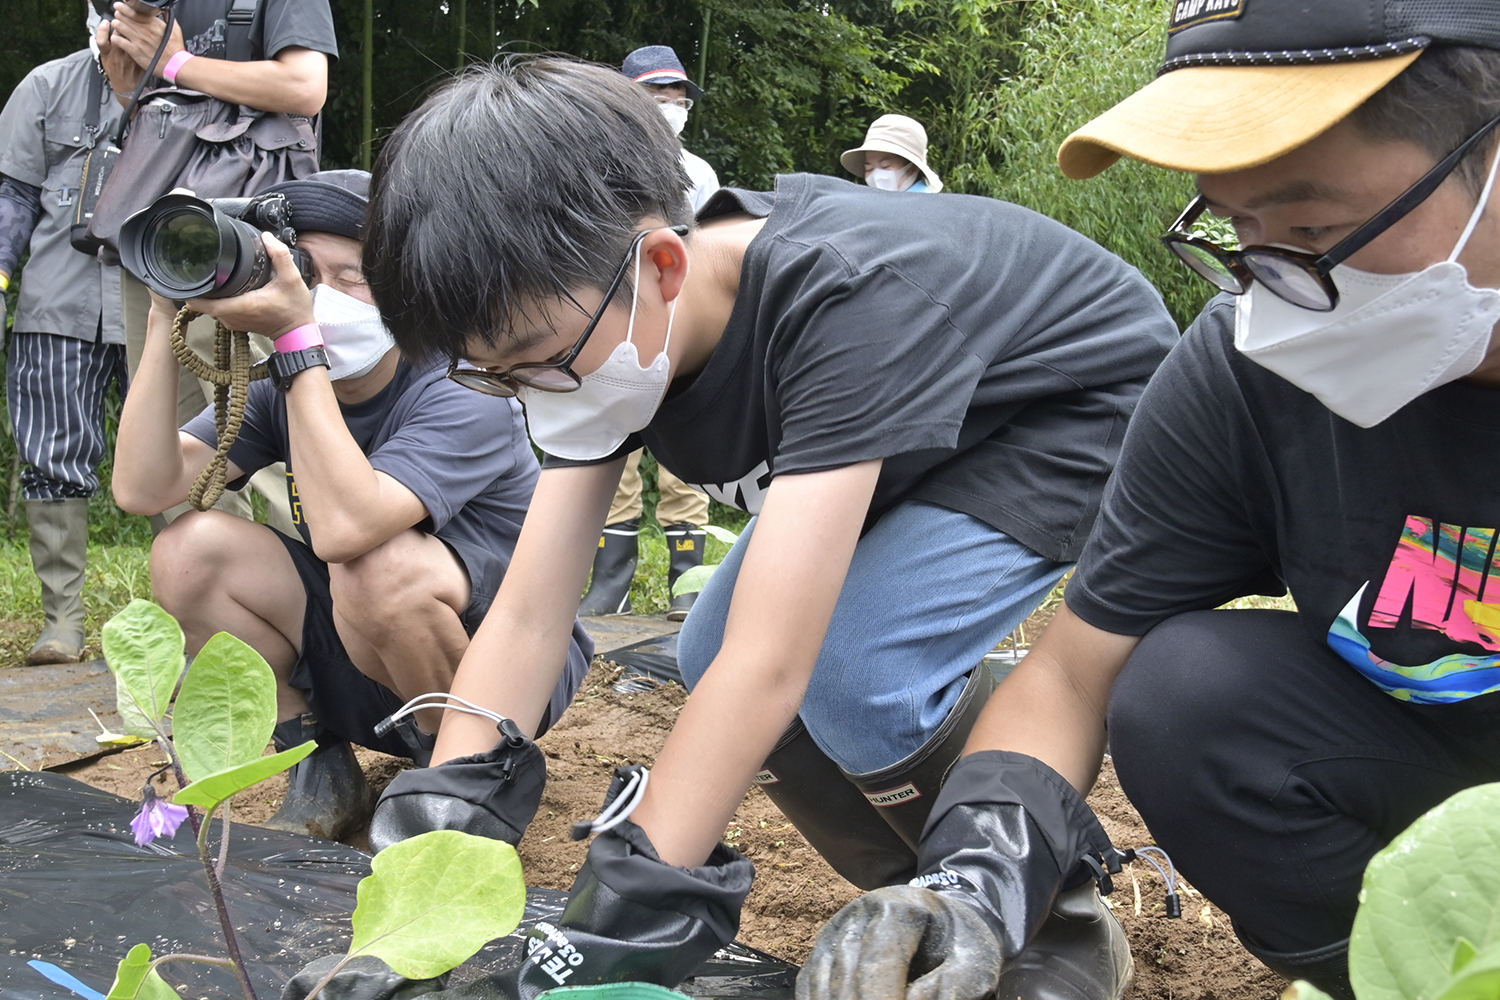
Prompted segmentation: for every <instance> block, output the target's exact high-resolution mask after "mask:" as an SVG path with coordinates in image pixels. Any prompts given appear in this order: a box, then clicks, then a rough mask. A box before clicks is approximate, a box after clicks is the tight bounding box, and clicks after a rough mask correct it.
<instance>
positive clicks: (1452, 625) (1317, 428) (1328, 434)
mask: <svg viewBox="0 0 1500 1000" xmlns="http://www.w3.org/2000/svg"><path fill="white" fill-rule="evenodd" d="M1234 312H1235V307H1234V300H1233V299H1232V298H1230V297H1229V296H1227V295H1226V296H1221V297H1219V298H1217V299H1215V300H1214V301H1213V302H1211V303H1209V305H1208V307H1207V308H1206V309H1204V311H1203V313H1202V315H1200V316H1199V317H1198V320H1197V322H1196V323H1194V324H1193V326H1192V327H1191V328H1190V329H1189V330H1188V332H1187V334H1186V335H1185V336H1184V337H1183V338H1182V342H1181V343H1180V344H1179V345H1178V347H1177V348H1176V349H1175V350H1174V351H1173V352H1172V355H1171V356H1170V357H1169V358H1168V359H1167V360H1166V362H1165V363H1164V364H1163V365H1162V366H1161V371H1159V372H1158V373H1157V375H1156V378H1155V379H1153V380H1152V382H1151V387H1150V388H1149V389H1147V390H1146V394H1145V396H1144V397H1143V398H1142V399H1141V405H1140V407H1139V408H1138V409H1137V410H1136V414H1135V418H1134V419H1133V420H1132V421H1131V425H1130V432H1129V434H1127V435H1126V438H1125V448H1124V451H1123V453H1122V454H1121V456H1120V464H1119V468H1118V469H1117V470H1116V471H1115V475H1114V478H1113V479H1112V480H1111V481H1110V485H1109V489H1108V491H1107V493H1106V496H1105V498H1104V509H1103V511H1102V513H1101V514H1100V515H1099V524H1098V527H1097V528H1096V530H1095V532H1094V536H1093V537H1092V538H1091V539H1089V543H1088V546H1087V547H1086V548H1085V549H1084V553H1083V557H1082V559H1080V560H1079V563H1078V569H1077V571H1076V572H1075V573H1074V574H1073V579H1072V581H1071V582H1070V583H1069V584H1068V594H1067V600H1068V607H1070V608H1071V609H1072V610H1073V611H1074V612H1075V613H1076V614H1077V615H1078V616H1079V617H1080V618H1082V619H1083V620H1084V621H1086V622H1088V623H1089V624H1091V625H1094V626H1095V627H1097V628H1101V629H1104V630H1105V631H1108V632H1114V633H1117V634H1120V635H1145V634H1146V633H1147V632H1149V631H1150V630H1151V629H1152V628H1154V627H1155V626H1156V625H1157V624H1158V623H1160V622H1162V621H1164V620H1166V619H1167V618H1170V617H1172V616H1174V615H1179V614H1182V613H1184V612H1188V611H1197V610H1202V609H1207V608H1213V607H1217V606H1218V605H1220V604H1222V603H1224V602H1225V601H1228V600H1231V599H1232V598H1236V597H1241V596H1244V595H1247V594H1273V595H1279V594H1283V593H1285V592H1286V591H1287V589H1288V588H1290V590H1291V593H1292V596H1293V597H1294V598H1295V599H1296V602H1297V610H1298V614H1299V617H1300V618H1301V621H1302V623H1303V625H1304V626H1305V627H1306V629H1307V633H1308V636H1309V637H1310V638H1311V639H1312V640H1313V641H1315V642H1319V643H1323V642H1326V643H1327V644H1328V646H1329V648H1330V649H1332V650H1333V651H1334V652H1335V653H1337V654H1338V655H1339V656H1341V657H1342V658H1343V659H1344V660H1345V662H1347V663H1348V664H1349V665H1350V666H1351V667H1353V668H1354V669H1355V670H1358V671H1359V672H1360V673H1361V674H1362V675H1363V676H1365V677H1366V678H1367V679H1368V680H1370V681H1371V682H1372V683H1374V684H1376V685H1377V686H1379V687H1381V688H1382V689H1384V690H1386V691H1387V692H1388V693H1390V694H1392V695H1393V696H1394V697H1397V698H1401V699H1402V700H1412V701H1417V702H1427V703H1444V702H1449V701H1458V700H1462V699H1464V698H1468V697H1472V696H1474V695H1476V694H1482V693H1486V692H1490V691H1497V690H1500V548H1497V546H1496V544H1495V543H1496V538H1497V537H1500V490H1497V489H1496V482H1497V476H1496V472H1495V461H1494V456H1495V455H1497V454H1500V389H1496V388H1493V387H1487V386H1483V385H1477V384H1471V383H1467V382H1452V383H1449V384H1448V385H1444V386H1440V387H1439V388H1436V389H1433V390H1431V391H1429V392H1426V393H1424V394H1423V395H1421V396H1419V397H1417V398H1416V399H1415V400H1413V401H1412V402H1410V403H1408V404H1407V405H1406V406H1404V407H1402V408H1401V409H1400V410H1398V411H1397V412H1396V413H1395V414H1394V415H1393V416H1391V417H1390V418H1388V419H1387V420H1384V421H1382V422H1381V423H1379V424H1377V425H1375V426H1374V427H1369V428H1363V427H1357V426H1355V425H1354V424H1351V423H1350V422H1349V421H1347V420H1344V419H1342V418H1341V417H1338V416H1336V415H1334V414H1333V413H1332V412H1330V411H1329V410H1328V409H1327V408H1326V407H1325V406H1323V405H1322V404H1321V403H1319V402H1318V400H1317V399H1316V398H1315V397H1314V396H1312V395H1311V394H1309V393H1307V392H1304V391H1302V390H1301V389H1299V388H1297V387H1296V386H1294V385H1292V384H1291V383H1290V382H1287V381H1286V380H1285V379H1283V378H1281V377H1280V376H1278V375H1276V374H1274V373H1272V372H1270V371H1268V370H1267V369H1265V368H1262V367H1261V366H1260V365H1257V364H1256V363H1255V362H1253V361H1251V360H1249V359H1248V358H1246V357H1245V356H1244V355H1242V354H1240V353H1239V352H1238V351H1237V350H1235V348H1234ZM1203 668H1204V669H1205V670H1212V669H1213V664H1212V663H1205V664H1204V665H1203Z"/></svg>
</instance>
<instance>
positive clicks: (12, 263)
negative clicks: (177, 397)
mask: <svg viewBox="0 0 1500 1000" xmlns="http://www.w3.org/2000/svg"><path fill="white" fill-rule="evenodd" d="M120 113H121V109H120V106H119V105H118V104H117V103H116V102H115V101H114V100H113V98H112V95H111V94H110V90H109V85H108V82H107V81H106V80H105V77H104V73H103V71H102V69H101V68H100V65H99V60H98V59H97V58H96V57H95V56H94V54H93V53H92V52H90V51H89V49H87V48H84V49H80V50H79V51H77V52H74V53H72V54H71V55H66V56H63V57H62V58H61V59H54V60H52V61H51V62H47V63H43V64H42V65H40V66H38V67H37V68H36V69H34V70H32V71H31V72H30V73H28V74H27V75H26V78H25V79H23V80H22V81H21V83H20V85H19V86H17V87H16V89H15V91H14V92H12V94H11V96H10V100H9V101H7V102H6V105H5V109H4V111H0V288H5V287H8V286H9V285H10V283H11V282H12V281H17V280H20V278H21V276H20V275H19V274H18V273H17V270H18V267H19V265H20V263H21V258H22V257H23V256H24V255H25V254H26V253H27V251H29V252H30V254H31V256H30V259H29V261H28V263H27V265H26V271H25V279H24V280H22V281H21V287H20V297H19V300H18V302H17V308H16V315H15V322H14V324H13V330H12V336H11V339H10V356H9V366H8V373H7V379H6V401H7V403H8V405H9V407H10V419H11V426H12V428H13V430H14V433H15V438H16V447H17V448H18V449H19V450H20V454H21V459H22V461H23V462H24V463H25V468H24V470H23V472H22V474H21V489H22V495H23V496H24V497H25V499H26V516H27V520H28V521H30V523H31V561H32V566H33V567H34V568H35V569H36V575H37V578H38V580H40V581H41V585H42V608H43V610H44V612H45V614H46V625H45V627H44V628H43V630H42V634H41V637H40V638H39V639H37V641H36V643H35V645H33V646H32V647H31V650H30V651H29V652H28V653H27V654H26V662H27V664H30V665H36V664H44V663H71V662H74V661H76V660H78V659H79V658H80V656H82V654H83V646H84V630H83V623H84V606H83V582H84V569H85V561H86V548H87V545H88V504H89V497H91V496H93V495H94V493H95V492H96V491H97V490H98V489H99V476H98V474H97V472H96V467H97V466H98V464H99V462H100V460H101V459H102V458H103V457H104V444H105V441H104V397H105V394H106V393H107V392H108V391H109V387H110V385H111V383H114V382H116V381H118V383H119V384H120V386H121V388H122V390H123V388H124V385H125V382H126V374H125V330H124V325H123V322H122V320H121V316H120V271H119V268H117V267H106V266H105V265H103V264H101V263H99V261H98V260H96V259H94V258H91V257H88V256H86V255H84V254H81V253H79V252H78V251H76V250H74V249H73V247H72V245H71V244H70V243H69V242H68V228H69V226H70V225H71V223H72V221H73V213H74V201H75V199H77V198H78V196H79V184H80V181H81V178H82V174H83V161H84V159H85V157H86V156H87V155H88V152H89V150H90V149H91V148H93V146H94V144H95V142H96V141H97V140H98V139H100V138H101V137H103V136H105V134H106V133H108V132H109V131H110V130H112V129H114V128H115V127H116V126H117V125H118V122H119V116H120ZM3 329H4V305H3V303H0V331H3Z"/></svg>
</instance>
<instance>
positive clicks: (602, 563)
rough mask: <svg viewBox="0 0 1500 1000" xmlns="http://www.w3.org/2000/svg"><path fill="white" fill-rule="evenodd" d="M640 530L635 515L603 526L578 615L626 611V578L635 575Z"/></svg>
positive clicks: (628, 588)
mask: <svg viewBox="0 0 1500 1000" xmlns="http://www.w3.org/2000/svg"><path fill="white" fill-rule="evenodd" d="M640 534H641V519H640V518H638V517H633V518H631V519H630V520H628V521H621V522H619V523H618V524H606V525H605V526H604V534H602V535H600V536H599V551H598V552H596V553H594V578H593V580H591V581H590V582H589V589H588V590H586V591H584V594H583V600H581V601H579V602H578V613H579V614H580V615H583V616H589V615H628V614H630V581H632V580H634V579H635V563H636V559H637V557H638V556H639V555H640Z"/></svg>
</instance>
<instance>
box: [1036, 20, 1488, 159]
mask: <svg viewBox="0 0 1500 1000" xmlns="http://www.w3.org/2000/svg"><path fill="white" fill-rule="evenodd" d="M1169 10H1170V14H1169V17H1170V21H1169V24H1168V38H1167V51H1166V55H1165V58H1164V59H1163V62H1162V65H1161V69H1160V72H1159V74H1158V76H1157V78H1156V80H1154V81H1153V82H1151V83H1150V84H1148V85H1147V86H1146V87H1144V88H1142V89H1141V90H1139V91H1137V92H1136V93H1134V94H1132V95H1131V96H1130V97H1128V98H1126V99H1125V100H1123V101H1121V102H1120V103H1119V104H1117V105H1115V106H1114V107H1113V108H1111V109H1110V110H1109V111H1106V112H1105V113H1104V114H1102V115H1100V116H1099V117H1097V118H1095V119H1094V120H1093V121H1091V122H1089V123H1088V124H1087V125H1085V126H1083V127H1082V128H1080V129H1079V130H1078V131H1076V132H1074V133H1073V134H1072V135H1070V136H1069V137H1068V138H1067V139H1066V140H1065V141H1064V142H1063V144H1062V148H1061V149H1060V150H1059V151H1058V156H1057V160H1058V165H1059V166H1060V167H1061V168H1062V171H1063V173H1064V174H1066V175H1067V176H1069V177H1072V178H1074V179H1083V178H1087V177H1093V176H1094V175H1096V174H1099V173H1101V172H1102V171H1104V170H1106V169H1108V168H1109V166H1110V165H1111V164H1113V163H1114V162H1115V161H1116V160H1118V159H1119V158H1120V157H1121V156H1122V155H1123V156H1129V157H1132V158H1134V159H1138V160H1142V161H1144V162H1146V163H1150V164H1154V165H1155V166H1159V167H1166V168H1168V169H1170V170H1181V171H1186V172H1189V173H1209V174H1212V173H1227V172H1229V171H1233V170H1243V169H1246V168H1249V167H1254V166H1258V165H1260V164H1262V163H1268V162H1270V161H1271V160H1274V159H1276V158H1277V157H1279V156H1281V155H1283V154H1285V153H1287V152H1289V151H1291V150H1293V149H1296V148H1297V147H1298V146H1301V145H1303V144H1304V143H1306V142H1308V141H1309V140H1311V139H1313V138H1315V137H1317V136H1319V135H1321V134H1322V133H1323V132H1325V131H1327V130H1328V129H1329V128H1330V127H1332V126H1333V125H1334V124H1335V123H1337V122H1339V121H1341V120H1342V119H1343V118H1345V117H1346V116H1348V115H1349V113H1350V112H1352V111H1353V110H1354V109H1355V108H1357V107H1359V106H1360V105H1361V104H1363V103H1364V102H1365V101H1366V100H1368V99H1369V98H1370V97H1371V96H1372V95H1373V94H1374V93H1375V92H1376V91H1378V90H1380V89H1381V88H1382V87H1384V86H1385V85H1386V84H1387V83H1389V82H1390V81H1391V80H1393V79H1394V78H1395V77H1396V76H1397V75H1398V74H1399V73H1401V71H1402V70H1404V69H1406V67H1407V66H1409V65H1411V63H1412V62H1413V61H1414V60H1415V59H1416V58H1417V56H1419V55H1421V53H1422V52H1423V51H1424V50H1425V49H1427V48H1428V47H1429V46H1432V45H1435V44H1443V43H1447V44H1454V45H1477V46H1483V47H1486V48H1500V3H1497V2H1495V0H1444V2H1441V3H1437V2H1434V0H1316V2H1313V0H1177V2H1176V3H1174V4H1173V5H1172V6H1171V8H1169Z"/></svg>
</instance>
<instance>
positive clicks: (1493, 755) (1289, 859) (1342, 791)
mask: <svg viewBox="0 0 1500 1000" xmlns="http://www.w3.org/2000/svg"><path fill="white" fill-rule="evenodd" d="M1109 740H1110V747H1111V750H1112V752H1113V754H1114V762H1115V768H1116V771H1117V772H1118V774H1119V776H1120V783H1121V786H1122V787H1123V788H1124V789H1125V794H1126V795H1128V796H1129V797H1130V800H1131V801H1132V802H1133V803H1134V804H1135V806H1136V808H1138V809H1139V810H1140V812H1141V816H1142V817H1143V818H1144V819H1145V821H1146V825H1147V826H1148V827H1150V829H1151V834H1152V836H1153V837H1154V838H1155V839H1156V841H1157V843H1159V844H1160V845H1161V846H1162V847H1163V848H1165V849H1166V850H1167V852H1168V853H1170V854H1171V855H1172V860H1173V861H1175V862H1176V863H1177V866H1178V868H1179V869H1180V870H1181V871H1182V873H1183V875H1184V876H1186V877H1187V879H1188V880H1189V881H1190V882H1192V884H1193V885H1194V886H1195V887H1197V888H1198V889H1199V890H1200V891H1201V892H1203V894H1204V895H1205V896H1207V897H1208V898H1209V899H1210V900H1211V901H1212V902H1213V903H1214V904H1215V905H1216V906H1218V907H1219V908H1221V909H1222V910H1224V912H1226V913H1227V914H1229V916H1230V917H1231V918H1232V919H1233V920H1234V922H1235V927H1236V930H1237V931H1238V932H1239V933H1240V936H1241V938H1242V939H1244V940H1245V943H1246V944H1247V945H1248V946H1250V947H1251V949H1252V950H1261V951H1263V952H1264V951H1269V952H1279V953H1299V952H1304V951H1309V950H1312V949H1316V948H1320V947H1325V946H1328V945H1332V944H1334V943H1336V942H1338V941H1341V940H1342V939H1344V938H1346V937H1348V935H1349V929H1350V927H1351V926H1352V925H1353V922H1354V913H1355V910H1356V909H1357V907H1358V905H1359V902H1358V894H1359V888H1360V880H1361V878H1362V877H1363V875H1364V870H1365V865H1366V863H1367V862H1368V861H1369V860H1370V857H1371V856H1372V855H1373V854H1374V853H1375V852H1376V851H1378V850H1380V848H1382V847H1384V846H1385V845H1386V844H1387V843H1389V842H1390V841H1391V839H1392V838H1394V837H1395V836H1396V835H1397V834H1399V833H1400V832H1401V831H1402V830H1403V829H1405V828H1406V827H1407V826H1408V825H1409V824H1410V823H1411V822H1412V821H1413V820H1415V819H1416V818H1417V817H1419V816H1420V815H1422V813H1424V812H1426V811H1427V810H1428V809H1430V808H1431V807H1433V806H1434V805H1437V804H1438V803H1439V802H1441V801H1443V800H1444V799H1446V798H1447V797H1448V796H1450V795H1452V794H1454V793H1455V792H1457V791H1460V790H1461V789H1464V788H1467V787H1469V786H1472V785H1477V784H1482V783H1484V782H1489V781H1496V780H1500V694H1492V695H1486V696H1482V697H1479V698H1473V699H1470V700H1469V701H1466V702H1459V703H1457V704H1453V705H1411V704H1408V703H1406V702H1401V701H1397V700H1396V699H1395V698H1392V697H1391V696H1390V695H1388V694H1385V693H1384V692H1383V691H1381V690H1379V689H1378V688H1376V687H1375V686H1374V685H1373V684H1371V683H1370V682H1369V681H1367V680H1365V679H1364V678H1363V677H1361V676H1360V675H1359V674H1358V673H1357V672H1356V671H1355V670H1354V668H1353V667H1351V666H1349V665H1348V664H1347V663H1345V662H1344V661H1343V660H1341V659H1340V658H1339V657H1338V656H1337V655H1335V654H1334V653H1333V652H1332V651H1331V650H1330V649H1329V648H1328V647H1327V646H1326V645H1324V644H1323V643H1322V642H1320V641H1318V640H1317V639H1315V638H1313V637H1312V636H1310V635H1309V634H1308V632H1307V630H1306V629H1305V628H1304V627H1303V626H1302V625H1301V624H1300V623H1299V621H1298V619H1297V616H1296V615H1294V614H1292V613H1290V612H1284V611H1199V612H1194V613H1191V614H1185V615H1179V616H1178V617H1176V618H1172V619H1169V620H1168V621H1166V622H1163V623H1162V624H1161V625H1159V626H1157V627H1156V629H1155V630H1153V631H1152V632H1151V633H1149V634H1148V635H1147V636H1146V637H1145V638H1144V639H1143V640H1142V641H1141V644H1140V645H1139V646H1138V647H1136V650H1135V653H1134V654H1133V655H1132V656H1131V658H1130V661H1129V662H1128V663H1127V664H1126V667H1125V670H1124V672H1123V674H1121V676H1120V679H1119V681H1118V682H1117V683H1116V684H1115V689H1114V694H1113V696H1112V698H1111V701H1110V708H1109Z"/></svg>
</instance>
